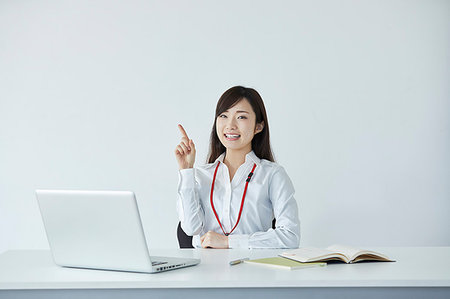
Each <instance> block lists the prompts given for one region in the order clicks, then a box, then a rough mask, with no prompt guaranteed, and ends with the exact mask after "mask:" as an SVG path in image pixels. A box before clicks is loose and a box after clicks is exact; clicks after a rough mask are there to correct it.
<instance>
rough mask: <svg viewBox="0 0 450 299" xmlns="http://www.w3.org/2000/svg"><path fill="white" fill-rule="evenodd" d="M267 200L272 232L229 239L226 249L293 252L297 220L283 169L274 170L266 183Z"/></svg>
mask: <svg viewBox="0 0 450 299" xmlns="http://www.w3.org/2000/svg"><path fill="white" fill-rule="evenodd" d="M269 184H270V185H269V197H270V201H271V202H272V206H273V212H274V216H275V219H276V227H275V229H272V228H270V229H269V230H268V231H265V232H256V233H253V234H251V235H234V236H233V235H230V236H229V239H228V241H229V244H230V248H243V247H244V248H297V247H298V246H299V244H300V220H299V217H298V208H297V202H296V200H295V198H294V193H295V190H294V186H293V184H292V182H291V180H290V178H289V176H288V175H287V173H286V171H285V170H284V168H283V167H281V166H280V167H279V168H277V169H276V170H275V173H274V174H273V176H272V178H271V180H270V183H269Z"/></svg>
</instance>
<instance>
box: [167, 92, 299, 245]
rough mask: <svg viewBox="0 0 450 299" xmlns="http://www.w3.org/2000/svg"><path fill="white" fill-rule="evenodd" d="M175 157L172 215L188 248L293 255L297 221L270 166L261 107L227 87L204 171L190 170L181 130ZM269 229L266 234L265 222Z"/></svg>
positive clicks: (191, 148) (277, 170)
mask: <svg viewBox="0 0 450 299" xmlns="http://www.w3.org/2000/svg"><path fill="white" fill-rule="evenodd" d="M178 127H179V129H180V131H181V133H182V138H181V142H180V144H178V146H177V147H176V149H175V156H176V159H177V162H178V165H179V169H180V171H179V178H180V180H179V184H178V201H177V210H178V216H179V218H180V221H181V227H182V228H183V230H184V231H185V232H186V234H188V235H190V236H194V237H193V239H192V245H193V246H194V247H203V248H297V247H298V246H299V243H300V221H299V218H298V210H297V203H296V201H295V198H294V192H295V191H294V187H293V185H292V182H291V180H290V179H289V177H288V175H287V174H286V172H285V170H284V168H283V167H281V166H280V165H278V164H276V163H275V162H274V159H273V155H272V150H271V148H270V140H269V124H268V121H267V115H266V110H265V107H264V103H263V100H262V98H261V96H260V95H259V93H258V92H257V91H256V90H254V89H252V88H245V87H242V86H235V87H232V88H230V89H228V90H227V91H225V93H224V94H223V95H222V96H221V97H220V99H219V101H218V103H217V107H216V115H215V122H214V125H213V128H212V131H211V138H210V151H209V157H208V164H206V165H202V166H199V167H196V168H194V162H195V144H194V142H193V140H192V139H189V137H188V135H187V133H186V131H185V130H184V128H183V126H181V125H178ZM274 218H275V219H276V227H275V229H273V228H272V220H273V219H274Z"/></svg>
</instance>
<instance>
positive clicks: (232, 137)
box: [225, 134, 241, 140]
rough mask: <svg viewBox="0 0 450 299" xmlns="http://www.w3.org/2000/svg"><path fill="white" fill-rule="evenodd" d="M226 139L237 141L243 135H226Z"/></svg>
mask: <svg viewBox="0 0 450 299" xmlns="http://www.w3.org/2000/svg"><path fill="white" fill-rule="evenodd" d="M225 137H226V138H227V139H230V140H236V139H238V138H239V137H241V135H231V134H225Z"/></svg>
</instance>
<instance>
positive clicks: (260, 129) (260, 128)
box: [255, 121, 264, 135]
mask: <svg viewBox="0 0 450 299" xmlns="http://www.w3.org/2000/svg"><path fill="white" fill-rule="evenodd" d="M263 129H264V121H262V122H260V123H259V124H256V127H255V135H256V134H258V133H259V132H261V131H262V130H263Z"/></svg>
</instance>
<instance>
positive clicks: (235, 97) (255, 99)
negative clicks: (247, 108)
mask: <svg viewBox="0 0 450 299" xmlns="http://www.w3.org/2000/svg"><path fill="white" fill-rule="evenodd" d="M242 99H247V100H248V101H249V103H250V105H251V106H252V108H253V111H254V112H255V114H256V124H259V123H260V122H262V121H264V128H263V130H262V131H261V132H259V133H258V134H256V135H255V136H254V137H253V139H252V150H253V151H254V152H255V154H256V156H257V157H258V158H260V159H266V160H269V161H272V162H275V159H274V158H273V153H272V149H271V147H270V138H269V122H268V120H267V114H266V108H265V107H264V102H263V100H262V98H261V96H260V95H259V93H258V92H257V91H256V90H254V89H253V88H247V87H243V86H234V87H231V88H230V89H228V90H227V91H225V92H224V93H223V95H222V96H221V97H220V99H219V101H218V102H217V106H216V116H215V118H214V125H213V127H212V130H211V137H210V142H209V144H210V146H209V154H208V159H207V163H213V162H214V161H215V160H216V159H217V157H219V156H220V155H221V154H222V153H223V152H225V151H226V148H225V146H223V144H222V143H221V142H220V140H219V137H218V136H217V132H216V120H217V117H218V116H219V115H220V114H222V113H223V112H224V111H226V110H228V109H230V108H231V107H233V106H234V105H235V104H236V103H237V102H239V101H240V100H242Z"/></svg>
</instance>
